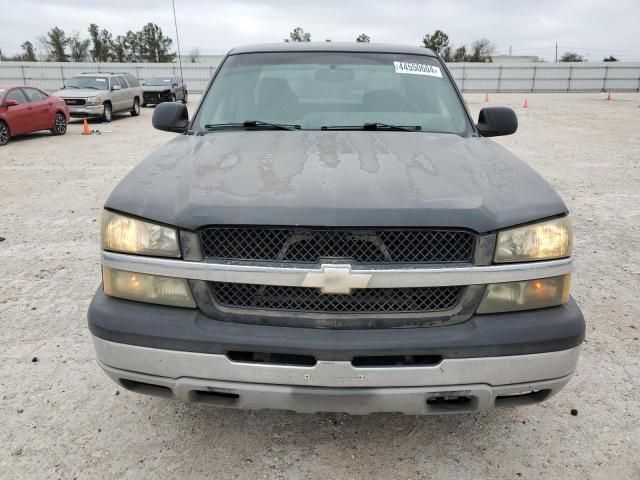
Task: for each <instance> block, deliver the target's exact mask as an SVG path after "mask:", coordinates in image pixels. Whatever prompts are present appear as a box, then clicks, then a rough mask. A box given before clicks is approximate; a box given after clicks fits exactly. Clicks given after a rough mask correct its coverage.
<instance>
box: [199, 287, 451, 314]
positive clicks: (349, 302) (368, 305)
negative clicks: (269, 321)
mask: <svg viewBox="0 0 640 480" xmlns="http://www.w3.org/2000/svg"><path fill="white" fill-rule="evenodd" d="M209 285H210V287H209V288H210V290H211V294H212V296H213V297H214V299H215V300H216V302H217V303H218V304H220V305H222V306H225V307H232V308H233V307H235V308H249V309H262V310H278V311H289V312H309V313H378V312H384V313H427V312H439V311H445V310H450V309H452V308H453V307H455V306H456V305H457V304H458V301H459V300H460V296H461V295H462V290H463V287H460V286H454V287H421V288H367V289H361V290H360V289H358V290H353V291H352V292H351V294H349V295H332V294H323V293H321V292H320V290H318V289H315V288H306V287H284V286H277V285H253V284H247V283H224V282H211V283H210V284H209Z"/></svg>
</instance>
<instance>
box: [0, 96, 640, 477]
mask: <svg viewBox="0 0 640 480" xmlns="http://www.w3.org/2000/svg"><path fill="white" fill-rule="evenodd" d="M468 100H469V104H470V106H471V108H472V110H473V111H474V115H477V111H478V110H479V108H480V107H481V106H482V105H483V103H482V101H483V100H484V95H470V96H469V97H468ZM523 100H524V95H520V94H518V95H492V96H491V101H490V105H498V104H500V105H510V106H512V107H514V108H515V109H516V110H517V112H518V115H519V119H520V130H519V132H518V133H517V134H516V135H514V136H512V137H506V138H504V139H500V140H499V142H500V143H502V144H504V145H506V146H508V147H510V148H511V149H513V151H515V152H516V153H517V154H519V155H520V156H521V157H522V158H524V159H525V160H526V161H528V162H530V163H531V164H532V165H533V166H534V167H535V168H536V169H538V171H540V172H541V173H542V174H543V175H544V176H545V177H546V178H547V179H548V180H549V181H550V182H551V183H552V184H553V185H554V186H555V187H556V188H557V189H558V190H559V191H560V193H561V194H562V195H563V197H564V198H565V200H566V202H567V203H568V205H569V208H570V209H571V211H572V212H573V217H574V221H575V230H576V246H575V257H576V268H575V273H574V279H573V294H574V296H575V297H576V299H577V301H578V303H579V304H580V306H581V307H582V309H583V312H584V314H585V317H586V319H587V323H588V331H587V335H588V341H587V343H585V345H584V349H583V356H582V359H581V362H580V365H579V370H578V374H577V376H576V377H575V378H574V379H573V380H572V381H571V382H570V384H569V385H568V386H567V387H566V388H565V389H564V390H563V391H562V392H561V393H560V394H559V395H558V396H556V397H554V398H553V399H552V400H550V401H549V402H547V403H545V404H543V405H538V406H533V407H527V408H521V409H516V410H496V411H492V412H488V413H484V414H479V415H455V416H447V417H408V416H401V415H372V416H368V417H349V416H346V415H295V414H289V413H279V412H274V411H262V412H245V411H234V410H219V409H216V408H212V407H205V406H197V405H184V404H180V403H177V402H172V401H166V400H161V399H155V398H150V397H142V396H137V395H134V394H131V393H128V392H126V391H123V390H122V389H120V388H118V387H117V386H116V385H115V384H114V383H112V382H111V380H109V379H108V378H107V377H106V376H105V375H104V374H103V373H102V372H101V371H100V370H99V368H98V366H97V365H96V363H95V362H94V360H93V348H92V346H91V342H90V339H89V333H88V331H87V328H86V320H85V312H86V310H87V306H88V304H89V301H90V298H91V296H92V294H93V292H94V289H95V287H96V285H97V284H98V281H99V248H98V220H99V215H100V211H101V208H102V205H103V203H104V201H105V199H106V197H107V195H108V194H109V192H110V191H111V189H112V188H113V187H114V186H115V184H116V183H117V182H118V181H119V179H120V178H122V177H123V176H124V175H125V174H126V173H127V171H128V170H129V169H130V168H131V167H132V166H133V165H135V164H136V162H138V161H139V160H140V159H141V158H143V157H144V156H145V155H146V154H147V153H149V152H151V151H152V150H153V149H154V148H155V147H157V146H158V145H160V144H162V143H163V142H165V141H167V140H168V139H169V138H170V137H171V134H166V133H161V132H158V131H155V130H153V129H152V127H151V121H150V117H151V112H152V110H151V109H144V110H143V113H142V115H141V116H140V117H139V118H131V117H129V116H128V115H126V116H121V117H118V118H116V120H115V121H114V122H113V123H112V124H110V125H101V124H100V123H97V122H96V123H92V124H91V126H92V128H98V129H99V130H101V131H102V135H92V136H90V137H83V136H81V135H80V129H81V125H80V124H79V123H74V124H73V125H72V126H71V128H70V131H69V132H68V134H67V135H66V136H65V137H63V138H54V137H52V136H50V135H49V134H48V133H41V134H35V135H31V136H29V137H28V138H23V139H17V140H15V141H14V142H12V143H11V144H10V145H8V146H7V147H3V148H0V237H4V238H5V239H4V241H2V242H0V326H1V328H2V335H1V336H0V396H1V399H0V477H2V478H75V477H77V478H112V477H113V478H152V477H157V478H171V477H176V476H178V475H182V476H183V478H194V477H205V476H206V477H210V478H246V479H254V478H267V479H271V478H293V479H303V478H332V479H333V478H353V479H369V478H381V479H391V478H401V479H420V478H425V479H426V478H459V479H463V478H536V479H540V478H549V479H558V478H580V479H585V478H602V479H605V478H607V479H608V478H634V479H639V478H640V453H639V451H640V380H639V379H640V357H639V352H640V340H639V337H640V320H639V316H640V286H639V285H640V131H639V130H638V125H639V120H640V108H639V106H640V95H638V94H615V95H614V100H613V101H611V102H608V101H606V99H605V97H604V96H603V95H600V94H554V95H550V94H549V95H542V94H538V95H529V96H528V101H529V108H528V109H524V108H522V102H523ZM191 107H192V108H193V107H195V105H192V106H191ZM572 409H576V410H577V415H572V414H571V413H570V412H571V410H572Z"/></svg>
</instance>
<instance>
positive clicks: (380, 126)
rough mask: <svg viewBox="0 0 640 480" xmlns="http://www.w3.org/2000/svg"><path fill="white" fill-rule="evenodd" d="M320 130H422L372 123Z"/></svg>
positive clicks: (326, 127)
mask: <svg viewBox="0 0 640 480" xmlns="http://www.w3.org/2000/svg"><path fill="white" fill-rule="evenodd" d="M320 130H397V131H401V132H416V131H419V130H422V127H421V126H420V125H390V124H388V123H380V122H372V123H364V124H362V125H325V126H322V127H320Z"/></svg>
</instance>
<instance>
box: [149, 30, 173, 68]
mask: <svg viewBox="0 0 640 480" xmlns="http://www.w3.org/2000/svg"><path fill="white" fill-rule="evenodd" d="M141 34H142V35H141V40H142V46H143V48H144V52H145V58H146V60H147V61H149V62H158V63H164V62H171V61H172V60H173V59H174V57H175V56H176V54H175V53H169V48H171V45H172V44H173V40H171V39H170V38H169V37H165V36H164V34H163V33H162V29H161V28H160V27H159V26H158V25H156V24H155V23H151V22H149V23H147V24H146V25H145V26H144V27H142V31H141Z"/></svg>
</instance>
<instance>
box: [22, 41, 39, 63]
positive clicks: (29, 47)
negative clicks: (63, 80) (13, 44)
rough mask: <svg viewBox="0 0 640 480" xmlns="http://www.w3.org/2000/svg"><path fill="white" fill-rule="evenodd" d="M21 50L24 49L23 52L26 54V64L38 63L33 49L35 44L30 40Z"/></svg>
mask: <svg viewBox="0 0 640 480" xmlns="http://www.w3.org/2000/svg"><path fill="white" fill-rule="evenodd" d="M20 48H22V51H23V52H24V53H23V54H22V60H24V61H25V62H37V61H38V59H37V58H36V51H35V49H34V48H33V43H31V42H30V41H29V40H27V41H26V42H24V43H23V44H22V45H20Z"/></svg>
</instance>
